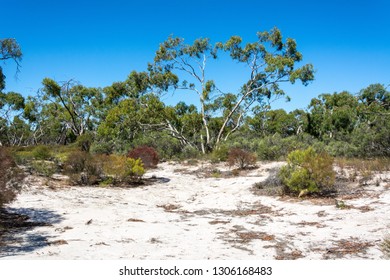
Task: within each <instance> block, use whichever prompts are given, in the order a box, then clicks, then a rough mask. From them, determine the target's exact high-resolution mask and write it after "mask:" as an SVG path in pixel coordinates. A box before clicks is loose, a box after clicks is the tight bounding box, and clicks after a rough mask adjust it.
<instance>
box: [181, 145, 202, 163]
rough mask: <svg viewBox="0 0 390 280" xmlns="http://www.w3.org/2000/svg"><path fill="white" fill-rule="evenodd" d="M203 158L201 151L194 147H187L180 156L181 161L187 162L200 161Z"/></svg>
mask: <svg viewBox="0 0 390 280" xmlns="http://www.w3.org/2000/svg"><path fill="white" fill-rule="evenodd" d="M200 157H202V153H201V151H199V150H198V149H197V148H195V147H192V146H185V147H184V148H183V149H182V150H181V153H180V155H179V159H181V160H185V159H198V158H200Z"/></svg>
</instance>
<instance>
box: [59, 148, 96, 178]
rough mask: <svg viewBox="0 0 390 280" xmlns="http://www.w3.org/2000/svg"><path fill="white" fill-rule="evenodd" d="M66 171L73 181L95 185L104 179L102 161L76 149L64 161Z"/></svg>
mask: <svg viewBox="0 0 390 280" xmlns="http://www.w3.org/2000/svg"><path fill="white" fill-rule="evenodd" d="M64 168H65V173H67V174H68V175H69V178H70V180H71V181H72V182H73V183H76V184H81V185H94V184H96V183H98V182H99V181H101V180H102V179H103V177H104V176H103V175H104V174H103V169H102V166H101V163H100V162H99V161H98V160H97V159H96V158H95V157H93V156H91V155H90V154H89V153H86V152H81V151H74V152H72V153H71V154H69V156H68V159H67V160H66V161H65V163H64Z"/></svg>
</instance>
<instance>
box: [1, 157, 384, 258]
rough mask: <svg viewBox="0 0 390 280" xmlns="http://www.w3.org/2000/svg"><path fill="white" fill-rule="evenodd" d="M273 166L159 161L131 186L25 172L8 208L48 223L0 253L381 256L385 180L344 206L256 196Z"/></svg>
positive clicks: (17, 235) (29, 255)
mask: <svg viewBox="0 0 390 280" xmlns="http://www.w3.org/2000/svg"><path fill="white" fill-rule="evenodd" d="M280 164H281V163H262V164H260V167H259V168H258V169H255V170H253V171H251V172H250V173H248V174H247V175H245V176H241V177H232V178H199V177H197V175H196V174H194V173H193V174H187V173H183V172H179V171H178V169H183V168H185V169H189V170H191V169H196V168H198V167H192V166H182V165H179V164H175V163H162V164H160V165H159V167H158V169H155V170H151V171H149V172H148V173H147V176H148V177H151V176H152V175H155V176H156V177H157V178H159V179H160V180H159V182H158V183H155V184H152V185H149V186H141V187H137V188H109V187H69V186H62V187H48V186H47V185H42V180H37V179H35V183H34V178H31V177H30V178H29V180H30V181H32V184H31V185H30V186H28V187H25V188H24V190H23V192H22V193H21V194H20V195H19V196H18V198H17V200H16V201H15V202H14V203H13V204H11V205H10V206H9V207H10V209H11V210H12V211H13V212H17V213H27V214H29V215H32V220H33V221H41V222H47V223H49V224H50V225H49V226H43V227H35V228H33V229H31V230H28V231H24V232H23V231H21V232H19V233H15V234H14V236H12V239H13V240H14V242H13V243H10V244H9V245H8V246H7V247H6V248H3V250H0V259H41V260H42V259H45V260H46V259H62V260H76V259H83V260H86V259H103V260H118V259H137V260H142V259H147V260H157V259H165V260H166V259H181V260H185V259H194V260H198V259H226V260H229V259H230V260H231V259H244V260H248V259H264V260H270V259H295V258H303V259H381V258H383V254H382V252H381V250H380V244H381V242H382V240H383V238H384V237H385V236H386V234H388V233H389V232H390V216H389V213H390V189H389V188H388V186H387V187H385V184H381V185H380V186H375V185H374V184H373V185H371V186H367V187H365V192H364V194H363V195H362V197H360V198H355V199H350V200H345V203H346V204H347V205H348V206H351V207H350V208H349V209H339V208H336V206H335V203H333V202H330V203H319V202H318V201H316V200H307V199H306V200H298V199H286V198H278V197H269V196H259V195H255V194H254V193H253V192H252V191H251V189H252V186H253V184H254V183H255V182H259V181H261V180H264V179H265V178H266V176H267V170H268V169H269V168H272V167H274V166H277V165H280ZM219 168H223V167H221V166H219ZM331 201H332V200H331ZM164 207H165V208H164Z"/></svg>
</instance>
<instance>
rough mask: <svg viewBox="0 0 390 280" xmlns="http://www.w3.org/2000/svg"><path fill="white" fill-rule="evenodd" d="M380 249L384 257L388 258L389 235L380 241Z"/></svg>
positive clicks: (389, 254) (389, 253)
mask: <svg viewBox="0 0 390 280" xmlns="http://www.w3.org/2000/svg"><path fill="white" fill-rule="evenodd" d="M381 250H382V252H383V255H384V257H385V259H390V235H387V236H386V237H385V238H384V240H383V241H382V243H381Z"/></svg>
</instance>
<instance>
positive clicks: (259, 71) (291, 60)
mask: <svg viewBox="0 0 390 280" xmlns="http://www.w3.org/2000/svg"><path fill="white" fill-rule="evenodd" d="M224 53H225V54H228V55H229V56H230V58H231V59H232V60H233V61H234V62H237V63H236V66H237V64H242V65H244V66H245V67H246V69H247V72H246V73H247V77H246V81H245V82H244V84H243V85H242V86H241V89H240V91H238V92H235V93H223V92H222V91H221V90H219V88H218V87H217V85H216V83H215V81H214V80H213V79H210V78H209V77H208V74H207V69H206V66H207V64H208V62H209V61H210V60H216V59H217V58H218V57H219V56H221V55H222V54H224ZM222 56H223V55H222ZM302 58H303V57H302V54H301V53H300V52H298V50H297V48H296V42H295V40H293V39H290V38H288V39H286V40H285V41H284V40H283V38H282V35H281V32H280V31H279V29H277V28H274V29H272V30H271V31H270V32H267V31H266V32H259V33H257V41H255V42H253V43H246V44H245V45H243V40H242V38H241V37H239V36H232V37H231V38H230V39H229V40H228V41H226V42H225V43H221V42H219V43H216V44H212V43H211V42H210V39H208V38H200V39H196V40H195V41H194V43H193V44H186V43H185V42H184V39H181V38H177V37H169V38H168V39H167V40H166V41H165V42H163V43H162V44H160V47H159V49H158V50H157V52H156V56H155V58H154V62H153V63H152V64H150V65H149V73H150V74H149V76H150V77H155V76H156V75H159V77H160V78H161V77H169V78H170V81H171V84H169V83H163V86H164V87H163V88H161V87H160V89H161V92H167V91H169V89H172V88H173V89H174V90H185V91H187V92H188V91H190V92H195V93H196V94H197V96H198V99H199V103H200V116H201V119H202V131H201V148H202V151H203V152H207V151H210V150H212V149H214V148H215V147H216V146H218V144H219V143H220V142H221V141H225V140H227V139H228V137H229V136H230V135H231V133H233V132H234V131H236V130H237V129H238V128H239V127H240V126H241V125H242V123H243V120H244V117H245V116H246V115H247V113H248V111H249V110H250V109H251V108H252V107H253V106H254V105H256V104H262V103H264V102H266V101H267V100H269V99H271V98H272V97H275V96H283V95H285V92H284V90H283V89H282V88H281V87H280V84H282V83H295V82H296V81H297V80H300V81H301V82H302V83H303V84H304V85H307V84H308V83H309V82H310V81H312V80H313V79H314V70H313V66H312V65H311V64H306V65H302V66H300V67H298V64H299V63H300V62H301V61H302ZM237 67H239V66H237ZM240 69H241V68H240ZM182 77H184V78H183V79H182V81H180V79H179V78H182ZM159 81H160V80H159ZM167 85H168V86H167ZM156 86H157V88H158V87H159V85H156ZM216 112H219V115H215V113H216ZM214 117H218V118H219V123H218V125H217V127H215V128H214V129H215V130H216V131H214V133H212V131H211V122H212V120H213V118H214ZM213 125H215V122H213Z"/></svg>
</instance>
